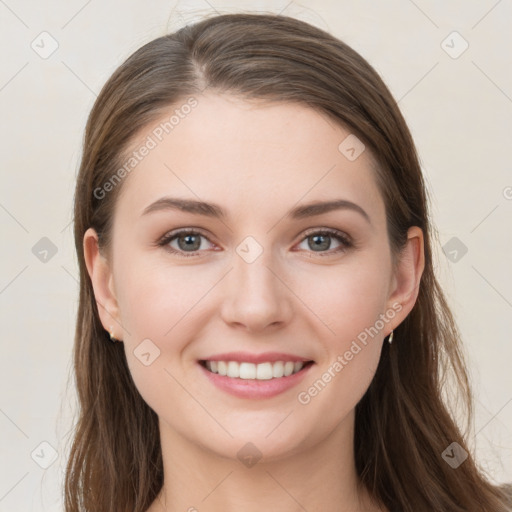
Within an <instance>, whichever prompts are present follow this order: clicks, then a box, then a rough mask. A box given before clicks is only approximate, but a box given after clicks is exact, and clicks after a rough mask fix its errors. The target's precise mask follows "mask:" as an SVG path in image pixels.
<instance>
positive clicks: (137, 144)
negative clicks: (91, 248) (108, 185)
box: [117, 93, 384, 218]
mask: <svg viewBox="0 0 512 512" xmlns="http://www.w3.org/2000/svg"><path fill="white" fill-rule="evenodd" d="M194 98H195V100H196V103H195V106H194V107H193V108H181V107H183V105H185V104H186V103H187V101H186V99H185V100H183V102H182V103H180V104H177V105H173V106H172V107H169V109H168V111H167V112H165V114H163V115H162V117H161V118H160V119H158V120H157V121H156V122H155V123H153V124H152V125H150V126H148V127H146V128H145V129H143V130H141V132H140V133H139V134H138V136H137V137H136V138H135V139H134V141H133V142H132V144H131V145H130V148H129V150H128V152H127V156H126V159H128V158H130V157H131V158H132V159H135V160H134V161H133V162H132V163H133V164H134V165H133V167H132V169H131V170H130V171H129V173H128V174H127V175H126V177H124V178H123V180H124V183H123V184H122V188H123V190H122V195H121V197H120V198H119V202H120V204H119V205H118V207H117V210H118V212H119V213H121V212H123V213H124V214H125V215H128V216H130V217H132V218H135V217H137V216H140V215H141V214H142V211H143V210H144V208H145V207H146V206H147V205H148V204H150V203H151V202H153V201H155V200H157V199H159V198H160V197H162V196H165V195H172V196H173V197H187V198H193V199H202V200H205V201H211V202H215V203H220V204H221V205H223V208H224V209H225V210H226V211H227V213H228V215H229V214H231V213H232V215H233V216H236V215H238V214H239V213H240V212H241V211H252V212H253V213H254V212H258V213H259V214H261V215H263V214H264V212H266V211H268V212H273V213H274V214H275V213H277V212H279V211H281V210H282V211H283V212H284V211H285V210H286V211H287V210H288V209H289V208H290V207H292V206H293V205H296V204H297V203H306V202H310V201H313V200H327V199H333V198H337V199H342V198H343V199H347V200H350V201H353V202H356V203H357V204H360V205H361V206H362V207H363V208H364V209H365V210H366V211H367V212H368V213H369V214H370V215H371V216H374V217H378V216H380V215H383V214H384V211H383V208H384V206H383V203H382V199H381V198H380V194H379V192H378V189H377V186H376V182H375V177H374V176H375V171H374V169H373V166H374V165H375V164H374V159H373V156H372V155H371V153H370V151H369V150H368V149H364V150H362V148H363V146H362V145H361V144H362V143H360V141H359V142H358V139H357V138H355V136H354V135H353V134H351V132H350V130H348V129H346V128H343V127H342V126H340V125H339V124H338V123H335V122H334V121H333V120H332V119H330V118H329V117H327V115H325V114H322V113H320V112H318V111H316V110H313V109H312V108H309V107H307V106H305V105H303V104H299V103H281V102H279V103H268V102H266V103H264V102H262V101H248V100H245V99H241V98H238V97H234V96H229V95H220V94H212V93H209V94H204V95H198V96H195V97H194ZM358 144H359V145H358ZM143 147H146V148H148V149H146V150H143ZM347 149H348V150H349V151H348V152H347ZM352 149H354V150H355V151H352ZM361 150H362V152H361ZM134 152H135V153H137V155H136V156H134ZM142 153H144V156H141V154H142ZM359 153H360V154H359ZM354 155H355V156H356V158H355V159H354ZM127 168H129V167H127ZM363 205H364V206H363Z"/></svg>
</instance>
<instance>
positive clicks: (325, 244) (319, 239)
mask: <svg viewBox="0 0 512 512" xmlns="http://www.w3.org/2000/svg"><path fill="white" fill-rule="evenodd" d="M332 238H334V239H336V240H337V241H338V242H339V243H340V247H338V248H337V249H335V250H331V251H325V249H330V248H331V239H332ZM304 242H307V245H308V248H310V249H312V251H313V252H316V253H318V254H319V256H332V255H333V254H337V253H340V252H343V251H345V250H347V249H348V248H350V247H352V245H353V244H352V242H351V241H350V239H349V237H348V236H347V235H345V234H344V233H342V232H341V231H338V230H337V229H330V228H325V229H322V230H319V231H310V232H308V233H307V234H306V237H305V238H303V240H302V242H301V243H304ZM309 257H311V256H309Z"/></svg>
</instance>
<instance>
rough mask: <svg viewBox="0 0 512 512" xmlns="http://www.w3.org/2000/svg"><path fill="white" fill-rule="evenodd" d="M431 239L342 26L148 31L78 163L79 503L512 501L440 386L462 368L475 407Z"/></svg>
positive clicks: (402, 127)
mask: <svg viewBox="0 0 512 512" xmlns="http://www.w3.org/2000/svg"><path fill="white" fill-rule="evenodd" d="M433 236H435V235H434V228H433V226H432V225H431V223H430V219H429V212H428V204H427V197H426V191H425V185H424V182H423V177H422V174H421V169H420V165H419V162H418V158H417V154H416V150H415V147H414V143H413V141H412V139H411V135H410V133H409V130H408V128H407V126H406V124H405V121H404V119H403V117H402V115H401V114H400V112H399V110H398V107H397V105H396V103H395V101H394V100H393V98H392V96H391V94H390V92H389V91H388V89H387V88H386V86H385V85H384V84H383V82H382V80H381V79H380V77H379V76H378V75H377V73H376V72H375V71H374V70H373V68H372V67H371V66H370V65H369V64H368V63H367V62H366V61H365V60H364V59H363V58H362V57H361V56H360V55H358V54H357V53H356V52H355V51H354V50H352V49H351V48H349V47H348V46H347V45H346V44H344V43H343V42H341V41H339V40H338V39H336V38H334V37H333V36H331V35H329V34H328V33H326V32H323V31H321V30H319V29H317V28H314V27H312V26H310V25H308V24H306V23H304V22H301V21H298V20H295V19H292V18H288V17H284V16H274V15H259V14H236V15H234V14H233V15H221V16H215V17H211V18H208V19H205V20H203V21H201V22H199V23H196V24H194V25H191V26H186V27H184V28H182V29H181V30H179V31H178V32H176V33H174V34H170V35H168V36H165V37H161V38H158V39H156V40H154V41H152V42H150V43H148V44H147V45H145V46H144V47H142V48H141V49H139V50H138V51H137V52H135V53H134V54H133V55H132V56H131V57H130V58H129V59H128V60H127V61H126V62H125V63H124V64H123V65H122V66H121V67H120V68H119V69H118V70H117V71H116V72H115V73H114V75H113V76H112V77H111V78H110V79H109V81H108V82H107V84H106V85H105V86H104V88H103V90H102V91H101V93H100V95H99V96H98V99H97V101H96V103H95V105H94V107H93V109H92V112H91V115H90V117H89V120H88V123H87V128H86V134H85V143H84V153H83V158H82V163H81V168H80V172H79V176H78V180H77V187H76V195H75V241H76V250H77V254H78V260H79V265H80V280H81V286H80V305H79V311H78V320H77V330H76V340H75V372H76V378H77V387H78V392H79V400H80V418H79V420H78V424H77V428H76V434H75V438H74V443H73V446H72V450H71V454H70V458H69V463H68V467H67V473H66V482H65V490H66V511H67V512H71V511H78V510H84V511H95V512H98V511H102V512H107V511H108V512H114V511H119V512H121V511H122V512H125V511H127V510H130V511H137V512H139V511H140V512H143V511H149V512H157V511H164V510H167V511H178V510H190V511H192V510H198V511H217V510H223V511H226V510H232V509H235V508H236V509H237V510H240V509H241V510H244V511H249V512H251V511H257V510H258V511H259V510H265V509H267V510H279V511H281V512H283V511H284V512H287V511H296V510H308V511H313V510H328V511H362V510H365V511H388V512H391V511H397V510H401V511H411V512H412V511H414V512H418V511H431V510H439V511H441V510H442V511H443V512H448V511H470V510H471V511H473V510H485V511H489V512H490V511H496V512H498V511H500V512H502V511H505V510H507V509H508V508H509V505H510V501H508V505H507V496H506V494H505V489H500V488H498V487H496V486H493V485H492V484H491V483H490V482H489V481H488V480H487V479H486V478H485V476H484V475H483V473H482V472H481V470H480V469H479V468H478V467H477V465H476V463H475V461H474V458H473V457H472V455H471V453H470V450H469V448H468V446H467V444H466V442H465V436H464V434H463V433H462V432H461V431H460V430H459V428H458V426H457V424H456V422H455V419H454V418H453V417H452V414H451V412H450V409H449V407H450V405H449V404H447V403H445V402H444V401H443V399H442V396H441V394H442V392H444V391H446V390H445V389H443V384H444V382H445V381H444V379H445V377H446V375H447V373H446V372H449V371H451V372H453V373H452V375H453V376H454V377H455V378H454V379H453V382H455V383H456V384H457V385H458V386H459V388H460V389H458V391H459V392H460V393H461V396H462V397H463V399H464V401H465V404H466V406H467V412H468V417H470V415H471V412H472V409H471V407H472V402H471V394H470V391H469V383H468V378H467V374H466V369H465V364H464V360H463V356H462V351H461V345H460V339H459V333H458V330H457V327H456V325H455V322H454V319H453V317H452V314H451V312H450V309H449V307H448V305H447V303H446V300H445V297H444V295H443V292H442V290H441V288H440V286H439V283H438V281H437V280H436V277H435V275H434V270H433V262H432V237H433ZM468 421H469V420H468ZM468 424H469V423H468Z"/></svg>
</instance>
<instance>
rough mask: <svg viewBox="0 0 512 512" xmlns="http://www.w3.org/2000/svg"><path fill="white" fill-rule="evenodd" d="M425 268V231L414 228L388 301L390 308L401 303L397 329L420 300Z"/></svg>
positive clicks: (399, 264) (410, 233)
mask: <svg viewBox="0 0 512 512" xmlns="http://www.w3.org/2000/svg"><path fill="white" fill-rule="evenodd" d="M424 268H425V252H424V239H423V231H422V230H421V228H419V227H418V226H412V227H410V228H409V231H408V233H407V245H406V247H405V248H404V250H403V252H402V253H401V255H400V261H399V263H398V266H397V269H396V272H395V274H394V276H393V290H392V292H391V295H390V296H389V299H388V307H392V305H393V304H395V303H399V304H401V305H402V309H401V310H400V313H399V314H397V315H396V317H395V321H394V322H393V329H395V328H396V327H397V326H398V325H399V324H400V323H401V322H402V321H403V320H404V319H405V317H406V316H407V315H408V314H409V312H410V311H411V309H412V308H413V307H414V304H415V303H416V299H417V298H418V293H419V286H420V281H421V276H422V274H423V270H424Z"/></svg>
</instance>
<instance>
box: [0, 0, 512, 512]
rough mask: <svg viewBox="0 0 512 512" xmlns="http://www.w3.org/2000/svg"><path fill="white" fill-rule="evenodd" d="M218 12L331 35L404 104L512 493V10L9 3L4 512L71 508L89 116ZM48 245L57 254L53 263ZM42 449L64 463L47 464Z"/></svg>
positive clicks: (343, 4) (0, 201) (496, 466)
mask: <svg viewBox="0 0 512 512" xmlns="http://www.w3.org/2000/svg"><path fill="white" fill-rule="evenodd" d="M213 10H217V11H219V12H222V13H226V12H239V11H242V10H247V11H262V10H263V11H270V12H276V13H278V12H282V14H286V15H289V16H293V17H297V18H300V19H302V20H304V21H307V22H309V23H312V24H314V25H316V26H318V27H320V28H323V29H325V30H327V31H329V32H331V33H333V34H334V35H335V36H337V37H339V38H340V39H342V40H344V41H345V42H347V43H348V44H349V45H351V46H352V47H353V48H354V49H355V50H357V51H358V52H359V53H361V54H362V56H363V57H365V58H366V59H367V60H368V61H369V62H370V64H372V65H373V66H374V67H375V69H376V70H377V71H378V72H379V73H380V74H381V76H382V77H383V79H384V81H385V82H386V83H387V85H388V86H389V88H390V90H391V92H392V93H393V95H394V96H395V98H396V99H397V101H399V106H400V108H401V110H402V112H403V114H404V116H405V118H406V121H407V122H408V124H409V127H410V129H411V132H412V134H413V137H414V139H415V142H416V144H417V148H418V152H419V155H420V159H421V162H422V168H423V171H424V174H425V177H426V180H427V183H428V188H429V191H430V193H431V195H432V204H431V208H432V214H433V220H434V222H435V223H436V225H437V227H438V231H439V244H436V247H435V251H436V268H437V270H438V273H439V274H438V275H439V278H440V280H441V282H442V284H443V286H444V288H445V291H446V293H447V295H448V299H449V301H450V304H451V306H452V308H453V311H454V313H455V315H456V319H457V321H458V323H459V327H460V330H461V333H462V336H463V339H464V342H465V348H466V353H467V357H468V361H469V365H470V372H471V378H472V382H473V389H474V393H475V404H476V415H475V422H474V425H473V434H472V435H471V437H470V439H469V443H470V446H472V447H473V449H474V450H475V453H476V456H477V460H478V462H479V463H480V464H481V465H482V467H483V468H485V469H486V470H487V471H488V472H489V474H490V475H491V477H492V478H493V479H494V480H495V481H498V482H502V481H510V480H512V403H511V402H512V378H511V375H510V374H511V369H510V361H511V360H512V344H511V343H510V341H511V335H510V332H511V329H512V314H511V313H512V309H511V308H512V267H511V261H512V258H511V254H512V230H511V229H510V228H511V218H512V172H511V171H512V167H511V163H510V157H509V155H510V146H511V140H510V133H511V129H512V126H511V125H512V73H511V69H512V65H511V64H512V62H511V57H510V48H512V32H511V31H510V25H511V21H512V3H511V2H507V1H496V0H485V1H479V2H467V1H462V0H458V1H449V2H440V1H437V2H433V1H425V0H416V1H415V2H413V1H411V0H390V1H387V2H370V1H355V0H353V1H349V0H346V1H337V2H335V1H334V0H332V1H329V0H315V1H314V2H313V1H311V0H309V1H303V2H301V3H299V2H295V1H293V2H289V0H284V1H275V2H264V1H261V2H256V1H245V2H237V3H234V2H231V3H229V2H223V1H221V0H212V1H210V2H209V3H208V2H206V1H205V0H198V1H194V2H192V1H190V2H178V3H176V2H167V1H163V0H155V1H153V2H150V3H149V2H147V3H146V2H136V1H134V0H124V1H121V0H108V1H103V2H100V1H98V0H90V1H86V0H72V1H69V2H56V1H48V0H46V1H37V2H36V1H35V0H28V1H23V2H22V1H20V0H5V1H3V0H0V20H1V24H0V41H1V49H0V52H1V55H2V65H1V67H0V109H1V110H0V112H1V116H2V128H1V137H0V144H1V145H2V165H1V189H0V222H1V240H2V247H3V249H2V251H1V253H0V254H1V262H2V265H1V270H0V308H1V322H0V326H1V354H2V357H0V372H1V376H2V385H1V388H0V435H1V437H0V443H1V462H0V467H1V469H0V512H4V511H5V512H7V511H9V512H12V511H18V510H20V511H21V510H24V511H43V510H46V511H52V512H53V511H61V510H63V507H62V499H61V484H62V479H63V472H64V468H65V464H66V455H67V454H66V453H65V449H66V446H65V444H66V443H68V444H69V431H70V429H71V428H72V423H71V418H72V413H73V404H74V400H75V396H74V389H73V380H72V378H70V379H69V381H68V378H69V375H70V369H71V350H72V344H73V335H74V329H75V325H74V323H75V315H76V308H77V298H78V282H77V264H76V256H75V252H74V241H73V233H72V224H71V222H72V201H73V193H74V186H75V178H76V173H77V169H78V163H79V159H80V151H81V143H82V136H83V129H84V125H85V121H86V117H87V114H88V112H89V110H90V109H91V107H92V104H93V101H94V100H95V97H96V95H97V93H98V92H99V90H100V88H101V87H102V85H103V84H104V82H105V81H106V80H107V78H108V77H109V76H110V74H111V73H112V72H113V71H114V69H115V68H116V67H117V66H118V65H119V64H120V63H121V62H122V61H123V60H124V59H125V58H126V57H127V56H128V55H129V54H131V53H132V52H133V51H135V50H136V49H137V48H138V47H140V46H141V45H142V44H144V43H146V42H148V41H149V40H151V39H154V38H155V37H158V36H160V35H163V34H165V33H167V32H169V31H173V30H175V29H177V28H179V27H181V26H183V25H184V24H186V23H190V22H192V21H194V20H195V19H197V18H199V17H201V16H202V15H203V14H207V13H210V12H212V11H213ZM43 31H46V32H48V34H50V35H49V36H48V35H42V36H41V35H40V34H41V33H42V32H43ZM454 31H456V32H457V33H458V35H457V34H453V32H454ZM53 41H56V43H55V42H53ZM443 41H444V42H443ZM52 44H53V45H55V44H58V48H57V49H56V50H55V51H54V53H52V54H51V55H49V56H48V55H44V52H45V51H46V52H49V51H50V50H51V49H52ZM466 44H467V45H468V47H467V49H466V50H465V51H463V52H462V50H464V48H465V46H466ZM33 47H35V48H37V49H38V51H35V50H34V49H33ZM461 52H462V53H461ZM41 54H43V55H41ZM450 54H451V55H450ZM459 54H460V55H459ZM43 57H46V58H43ZM44 237H46V238H47V239H49V240H50V241H51V243H52V244H53V246H54V249H53V252H55V251H56V252H55V254H53V253H52V252H51V250H50V252H49V253H48V254H47V256H46V261H41V257H42V256H41V253H40V252H39V253H38V251H40V250H41V249H40V248H41V247H43V246H45V244H46V246H48V245H49V242H48V240H43V241H41V239H42V238H44ZM37 244H39V245H37ZM41 244H43V245H41ZM446 244H449V245H446ZM34 247H35V249H34ZM464 247H465V248H466V249H464ZM443 248H444V249H443ZM453 250H455V251H457V253H456V256H457V257H456V258H455V253H454V252H453ZM465 250H467V252H464V251H465ZM38 254H39V256H38ZM41 443H49V445H51V447H53V448H54V449H55V450H56V452H57V458H56V460H55V462H53V463H52V464H51V465H50V466H49V467H48V468H47V469H43V468H42V467H41V464H45V463H49V462H51V448H50V447H49V446H48V445H47V444H43V445H41ZM36 461H38V462H37V463H36ZM45 461H46V462H45Z"/></svg>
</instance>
